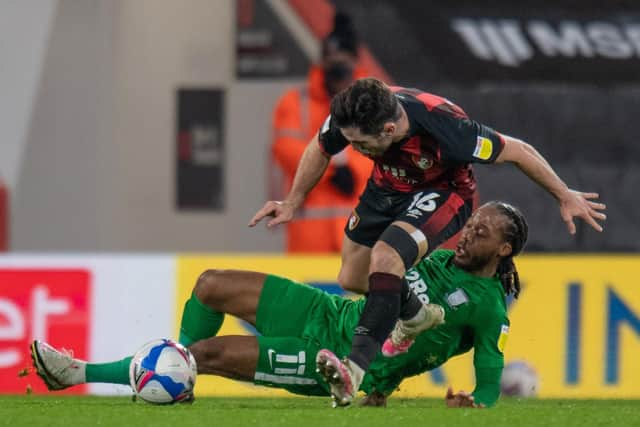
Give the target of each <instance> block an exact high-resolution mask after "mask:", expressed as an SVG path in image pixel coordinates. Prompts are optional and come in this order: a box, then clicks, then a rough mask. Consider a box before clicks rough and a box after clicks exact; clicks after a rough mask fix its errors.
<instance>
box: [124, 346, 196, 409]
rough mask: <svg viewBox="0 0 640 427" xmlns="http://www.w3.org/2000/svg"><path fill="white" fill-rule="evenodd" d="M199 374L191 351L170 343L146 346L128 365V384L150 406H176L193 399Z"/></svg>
mask: <svg viewBox="0 0 640 427" xmlns="http://www.w3.org/2000/svg"><path fill="white" fill-rule="evenodd" d="M197 373H198V370H197V367H196V361H195V359H194V357H193V355H192V354H191V352H190V351H189V350H188V349H187V348H185V347H184V346H182V345H181V344H178V343H176V342H174V341H172V340H169V339H164V338H163V339H157V340H153V341H150V342H148V343H146V344H145V345H143V346H142V348H140V350H138V351H137V352H136V354H135V355H134V356H133V359H132V360H131V364H130V365H129V382H130V383H131V388H133V391H134V392H135V394H136V396H138V397H139V398H141V399H142V400H145V401H147V402H150V403H158V404H161V403H175V402H180V401H183V400H187V399H189V398H191V397H192V396H193V387H194V386H195V383H196V375H197Z"/></svg>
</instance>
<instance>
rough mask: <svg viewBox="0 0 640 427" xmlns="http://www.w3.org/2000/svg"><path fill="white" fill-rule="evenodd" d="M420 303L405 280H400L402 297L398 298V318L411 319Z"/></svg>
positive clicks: (419, 307)
mask: <svg viewBox="0 0 640 427" xmlns="http://www.w3.org/2000/svg"><path fill="white" fill-rule="evenodd" d="M421 308H422V303H421V302H420V300H419V299H418V296H417V295H416V294H415V293H413V291H412V290H411V288H410V287H409V284H408V283H407V281H406V280H404V279H403V280H402V298H401V300H400V316H399V317H400V319H402V320H409V319H412V318H413V317H414V316H415V315H416V314H418V312H419V311H420V309H421Z"/></svg>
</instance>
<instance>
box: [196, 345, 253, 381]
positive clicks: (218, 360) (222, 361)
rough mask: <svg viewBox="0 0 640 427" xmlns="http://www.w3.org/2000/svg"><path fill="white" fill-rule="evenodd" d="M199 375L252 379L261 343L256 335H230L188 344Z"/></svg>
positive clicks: (241, 379) (243, 379) (242, 379)
mask: <svg viewBox="0 0 640 427" xmlns="http://www.w3.org/2000/svg"><path fill="white" fill-rule="evenodd" d="M189 350H190V351H191V353H192V354H193V357H195V359H196V363H197V364H198V373H199V374H210V375H218V376H222V377H226V378H231V379H234V380H240V381H253V378H254V376H255V373H256V366H257V365H258V357H259V346H258V339H257V338H256V337H254V336H240V335H229V336H221V337H212V338H209V339H206V340H201V341H198V342H197V343H194V344H193V345H192V346H190V347H189Z"/></svg>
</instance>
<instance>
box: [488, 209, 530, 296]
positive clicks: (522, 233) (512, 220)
mask: <svg viewBox="0 0 640 427" xmlns="http://www.w3.org/2000/svg"><path fill="white" fill-rule="evenodd" d="M489 205H491V206H494V207H496V208H497V209H498V210H499V211H500V212H501V213H502V214H503V215H504V216H505V217H507V218H508V219H509V222H508V224H507V226H506V227H505V229H504V230H503V231H502V232H503V233H504V238H505V240H506V241H507V242H508V243H509V244H510V245H511V248H512V251H511V254H509V255H508V256H506V257H504V258H502V259H501V260H500V264H498V277H499V278H500V281H501V282H502V286H503V287H504V291H505V293H506V294H507V295H510V294H513V296H514V297H515V298H518V295H520V277H519V276H518V270H516V266H515V264H514V263H513V257H515V256H516V255H518V254H519V253H520V252H521V251H522V248H524V245H525V244H526V243H527V236H528V234H529V226H528V224H527V220H526V219H525V218H524V215H522V212H520V210H519V209H518V208H516V207H515V206H512V205H510V204H508V203H504V202H490V203H489Z"/></svg>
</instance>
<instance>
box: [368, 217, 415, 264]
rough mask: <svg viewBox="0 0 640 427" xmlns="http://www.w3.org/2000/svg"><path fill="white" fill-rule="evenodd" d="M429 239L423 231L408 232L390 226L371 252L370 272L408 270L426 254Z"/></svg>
mask: <svg viewBox="0 0 640 427" xmlns="http://www.w3.org/2000/svg"><path fill="white" fill-rule="evenodd" d="M426 247H427V239H426V237H425V235H424V234H423V233H422V231H420V230H418V229H415V230H413V231H411V232H410V231H407V230H405V228H403V227H401V226H398V225H393V224H392V225H391V226H389V227H388V228H387V229H386V230H385V231H384V232H383V233H382V235H381V236H380V239H379V240H378V242H376V244H375V245H374V246H373V249H372V251H371V268H370V271H389V272H392V271H397V270H403V271H404V270H408V269H409V268H411V267H412V266H413V264H414V263H415V261H416V260H417V259H419V258H420V257H421V256H422V255H424V253H425V252H426Z"/></svg>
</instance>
